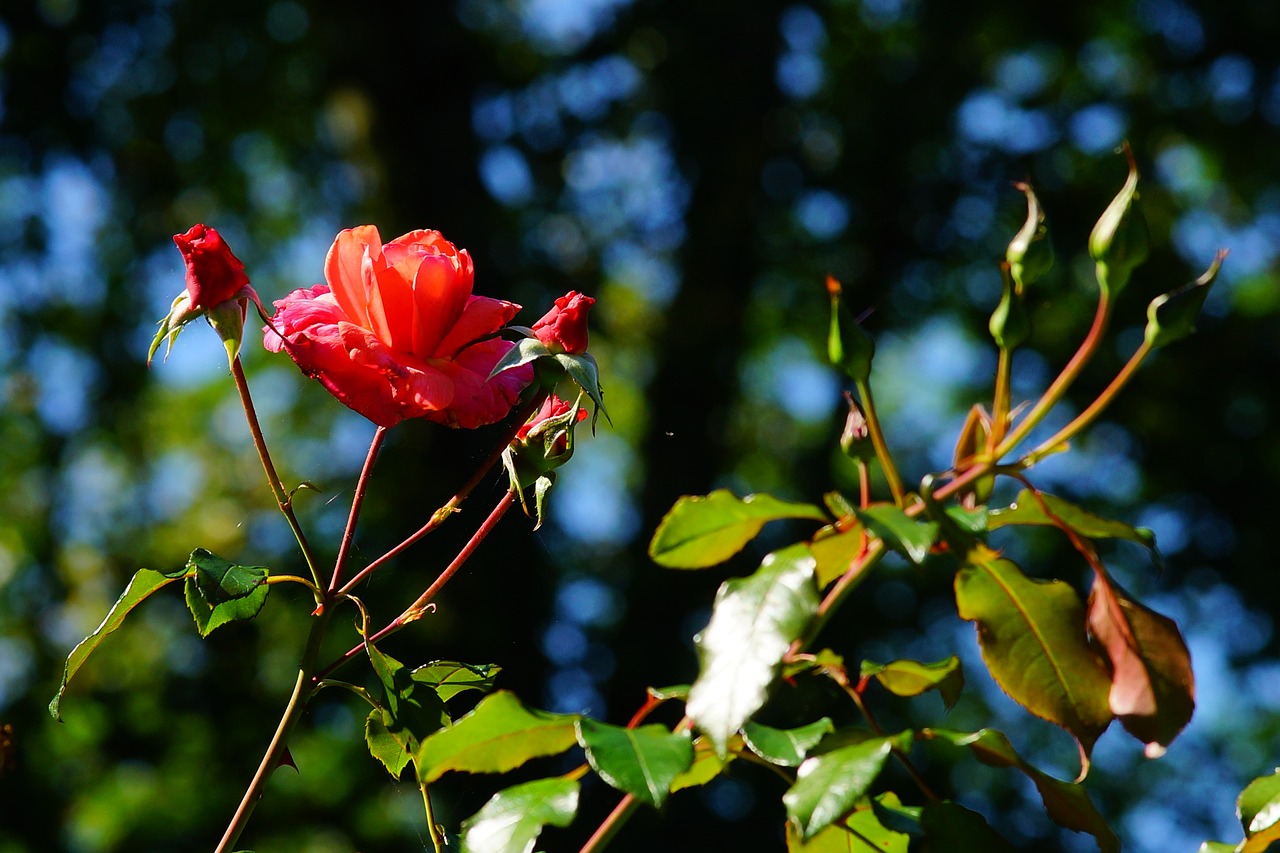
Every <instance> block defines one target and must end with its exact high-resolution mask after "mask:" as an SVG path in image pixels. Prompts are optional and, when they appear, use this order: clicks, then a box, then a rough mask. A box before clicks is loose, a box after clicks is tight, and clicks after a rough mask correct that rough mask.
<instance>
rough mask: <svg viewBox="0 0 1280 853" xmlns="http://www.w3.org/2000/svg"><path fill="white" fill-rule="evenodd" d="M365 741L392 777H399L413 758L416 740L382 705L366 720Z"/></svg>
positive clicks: (371, 752)
mask: <svg viewBox="0 0 1280 853" xmlns="http://www.w3.org/2000/svg"><path fill="white" fill-rule="evenodd" d="M364 743H365V746H366V747H368V749H369V754H370V755H372V756H373V757H374V758H376V759H377V760H378V761H379V763H381V764H382V766H383V767H385V768H387V772H388V773H390V774H391V778H392V779H399V778H400V774H401V773H403V772H404V769H405V767H407V766H408V765H409V762H410V761H412V760H413V751H414V749H415V748H416V746H417V743H416V741H415V740H414V738H413V737H412V735H410V734H409V730H408V729H406V728H405V727H404V726H401V725H399V724H398V723H396V721H395V719H394V718H393V717H392V716H391V713H390V712H389V711H388V710H387V709H386V708H383V707H381V706H379V707H377V708H374V709H373V710H371V711H370V712H369V716H368V717H367V718H365V721H364Z"/></svg>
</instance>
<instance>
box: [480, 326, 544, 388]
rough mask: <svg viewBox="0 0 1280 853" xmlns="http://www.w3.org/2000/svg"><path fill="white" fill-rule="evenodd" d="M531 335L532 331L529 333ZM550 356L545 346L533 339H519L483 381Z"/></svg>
mask: <svg viewBox="0 0 1280 853" xmlns="http://www.w3.org/2000/svg"><path fill="white" fill-rule="evenodd" d="M529 334H530V335H532V330H531V331H530V333H529ZM549 355H551V350H549V349H547V345H546V344H544V343H543V342H542V341H540V340H538V339H537V338H535V337H527V338H521V339H520V340H518V341H516V343H515V346H513V347H512V348H511V349H509V350H507V353H506V355H504V356H503V357H502V358H500V359H498V363H497V364H495V365H494V366H493V370H491V371H489V375H488V377H486V378H485V381H486V382H488V381H490V380H492V379H493V378H494V377H495V376H497V375H498V374H499V373H502V372H504V371H507V370H510V369H511V368H513V367H520V366H522V365H525V364H532V363H533V362H534V361H535V360H537V359H539V358H543V357H545V356H549Z"/></svg>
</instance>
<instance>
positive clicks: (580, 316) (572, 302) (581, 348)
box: [533, 290, 596, 355]
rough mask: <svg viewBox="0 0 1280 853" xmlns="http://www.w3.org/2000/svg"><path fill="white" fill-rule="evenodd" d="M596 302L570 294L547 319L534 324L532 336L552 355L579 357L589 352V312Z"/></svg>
mask: <svg viewBox="0 0 1280 853" xmlns="http://www.w3.org/2000/svg"><path fill="white" fill-rule="evenodd" d="M595 302H596V301H595V300H594V299H592V298H591V297H590V296H587V295H586V294H584V293H578V292H576V291H573V290H571V291H569V292H568V293H567V294H565V295H564V296H561V297H560V298H559V299H557V300H556V304H555V305H554V306H552V308H551V310H550V311H548V312H547V313H546V315H545V316H544V317H543V318H542V319H541V320H539V321H538V322H536V323H534V324H533V334H534V336H535V337H537V339H538V340H540V341H542V343H543V344H544V345H546V347H547V349H549V350H551V351H552V352H567V353H570V354H571V355H578V354H580V353H584V352H586V351H587V312H588V311H590V310H591V306H592V305H594V304H595Z"/></svg>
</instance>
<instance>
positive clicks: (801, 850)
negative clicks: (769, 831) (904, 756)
mask: <svg viewBox="0 0 1280 853" xmlns="http://www.w3.org/2000/svg"><path fill="white" fill-rule="evenodd" d="M884 796H886V797H891V798H893V801H894V802H895V803H896V802H897V796H896V795H895V794H894V793H893V792H892V791H889V792H886V793H885V795H884ZM875 805H876V804H875V803H874V801H872V800H867V799H863V800H861V801H859V802H858V804H857V805H856V806H855V807H854V810H853V811H852V812H851V813H850V814H849V816H848V817H847V818H845V819H844V820H842V821H839V822H838V823H833V824H832V825H831V826H828V827H827V828H826V829H824V830H822V831H821V832H819V833H818V834H817V835H815V836H813V838H811V839H809V840H807V841H806V840H805V839H804V836H803V835H802V834H801V833H800V831H799V830H798V829H797V828H796V826H795V824H793V823H790V822H788V823H787V851H788V853H871V851H873V850H879V851H884V853H907V850H908V847H909V845H910V842H911V836H909V835H906V834H905V833H901V832H897V831H895V830H892V829H889V828H888V827H886V826H884V824H882V823H881V822H880V817H879V815H878V814H877V813H876V808H875Z"/></svg>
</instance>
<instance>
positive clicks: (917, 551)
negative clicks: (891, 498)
mask: <svg viewBox="0 0 1280 853" xmlns="http://www.w3.org/2000/svg"><path fill="white" fill-rule="evenodd" d="M856 512H857V515H858V520H859V521H861V522H862V523H863V525H864V526H865V527H866V528H867V529H868V530H870V531H871V532H872V533H874V534H875V535H877V536H879V537H880V538H881V539H883V540H884V544H886V545H888V546H889V547H890V548H892V549H893V550H894V551H897V552H898V553H899V554H902V555H903V556H905V557H906V558H907V559H909V560H910V561H911V562H913V563H916V564H919V563H923V562H924V558H925V557H927V556H929V549H930V548H932V547H933V543H934V542H935V541H936V540H937V538H938V525H937V523H936V522H932V521H916V520H915V519H914V518H912V517H911V516H909V515H907V514H906V513H905V512H903V511H902V510H901V509H899V508H898V507H896V506H894V505H893V504H872V505H871V506H869V507H867V508H866V509H860V510H856Z"/></svg>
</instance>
